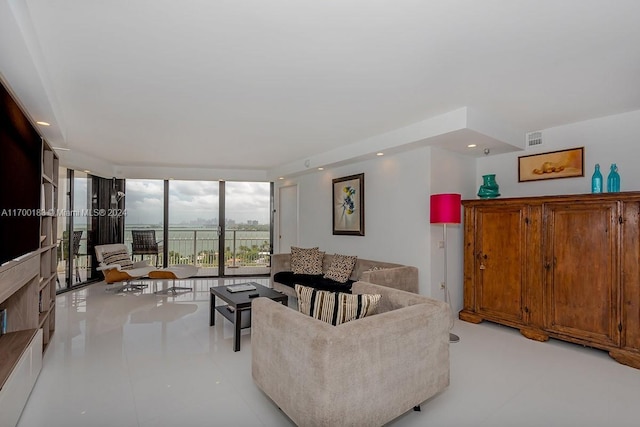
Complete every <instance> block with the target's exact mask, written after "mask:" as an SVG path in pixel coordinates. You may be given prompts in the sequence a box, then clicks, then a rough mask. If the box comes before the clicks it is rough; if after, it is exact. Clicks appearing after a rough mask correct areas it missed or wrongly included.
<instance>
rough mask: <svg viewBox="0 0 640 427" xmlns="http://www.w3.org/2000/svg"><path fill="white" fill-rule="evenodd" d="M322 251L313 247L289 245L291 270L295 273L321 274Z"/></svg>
mask: <svg viewBox="0 0 640 427" xmlns="http://www.w3.org/2000/svg"><path fill="white" fill-rule="evenodd" d="M323 257H324V252H321V251H319V250H318V247H317V246H316V247H315V248H297V247H291V270H293V272H294V273H295V274H322V259H323Z"/></svg>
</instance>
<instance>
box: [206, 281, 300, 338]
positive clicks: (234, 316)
mask: <svg viewBox="0 0 640 427" xmlns="http://www.w3.org/2000/svg"><path fill="white" fill-rule="evenodd" d="M248 283H250V284H252V285H253V286H255V287H256V290H255V291H242V292H229V291H228V290H227V286H213V287H211V288H209V291H210V292H211V302H210V306H209V326H213V325H215V324H216V317H215V314H216V311H217V312H218V313H220V314H221V315H222V317H224V318H225V319H227V320H228V321H230V322H231V323H233V351H240V331H241V330H242V329H246V328H250V327H251V317H250V315H251V301H253V300H254V299H255V298H258V297H267V298H271V299H272V300H274V301H277V302H280V303H282V304H284V305H288V297H287V296H286V295H284V294H281V293H280V292H277V291H274V290H273V289H271V288H267V287H266V286H262V285H260V284H258V283H255V282H248ZM239 284H240V283H238V284H234V285H229V286H235V285H239ZM252 294H258V296H257V297H254V298H249V295H252ZM216 297H218V298H220V299H222V301H224V302H226V303H227V305H221V306H217V307H216ZM243 312H245V316H244V319H243V316H242V313H243Z"/></svg>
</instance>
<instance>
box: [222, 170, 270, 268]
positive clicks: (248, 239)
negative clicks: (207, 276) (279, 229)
mask: <svg viewBox="0 0 640 427" xmlns="http://www.w3.org/2000/svg"><path fill="white" fill-rule="evenodd" d="M224 188H225V196H224V204H225V205H224V206H225V210H224V218H225V228H224V230H225V233H224V234H225V239H224V240H225V245H224V246H225V259H226V262H225V269H224V274H225V275H227V276H233V275H236V276H237V275H245V274H247V272H250V273H251V274H268V273H269V271H270V265H271V264H270V255H271V215H270V212H271V184H270V183H268V182H233V181H229V182H225V185H224Z"/></svg>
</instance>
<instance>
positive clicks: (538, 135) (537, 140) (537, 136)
mask: <svg viewBox="0 0 640 427" xmlns="http://www.w3.org/2000/svg"><path fill="white" fill-rule="evenodd" d="M540 145H542V132H529V133H528V134H527V147H538V146H540Z"/></svg>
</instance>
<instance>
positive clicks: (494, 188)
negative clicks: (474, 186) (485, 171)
mask: <svg viewBox="0 0 640 427" xmlns="http://www.w3.org/2000/svg"><path fill="white" fill-rule="evenodd" d="M482 181H483V182H482V185H481V186H480V189H479V190H478V197H480V198H481V199H492V198H494V197H498V196H499V195H500V193H499V191H498V190H499V189H500V187H499V186H498V183H497V182H496V175H495V174H491V175H482Z"/></svg>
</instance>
